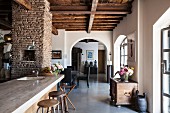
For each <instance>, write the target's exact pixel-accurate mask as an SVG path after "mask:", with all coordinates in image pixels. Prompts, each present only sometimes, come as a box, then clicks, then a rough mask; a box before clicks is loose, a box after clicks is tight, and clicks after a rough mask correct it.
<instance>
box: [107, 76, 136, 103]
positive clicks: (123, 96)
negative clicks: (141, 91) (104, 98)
mask: <svg viewBox="0 0 170 113" xmlns="http://www.w3.org/2000/svg"><path fill="white" fill-rule="evenodd" d="M137 89H138V84H137V82H135V81H129V82H121V81H120V79H113V78H110V96H111V100H114V102H115V104H116V105H130V104H132V103H133V91H135V90H137Z"/></svg>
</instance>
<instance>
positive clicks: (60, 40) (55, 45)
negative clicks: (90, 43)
mask: <svg viewBox="0 0 170 113" xmlns="http://www.w3.org/2000/svg"><path fill="white" fill-rule="evenodd" d="M58 34H59V35H53V36H52V49H53V50H62V59H60V60H54V59H52V62H53V63H55V62H58V61H60V62H61V63H62V64H63V66H64V67H67V66H68V65H71V51H72V48H73V46H74V45H75V44H76V43H77V42H79V41H80V40H83V39H94V40H97V41H99V42H101V43H103V44H104V45H105V47H106V50H107V60H108V59H109V53H110V52H111V53H112V46H111V45H112V38H113V32H112V31H92V32H91V33H87V32H85V31H65V30H58ZM111 60H112V59H111ZM105 64H106V62H105Z"/></svg>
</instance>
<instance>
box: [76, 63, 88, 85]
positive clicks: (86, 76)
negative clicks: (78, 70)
mask: <svg viewBox="0 0 170 113" xmlns="http://www.w3.org/2000/svg"><path fill="white" fill-rule="evenodd" d="M85 71H86V74H83V75H82V74H79V75H78V76H77V86H78V87H79V81H80V80H86V81H87V87H88V88H89V76H90V66H88V67H86V69H85Z"/></svg>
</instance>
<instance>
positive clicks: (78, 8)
mask: <svg viewBox="0 0 170 113" xmlns="http://www.w3.org/2000/svg"><path fill="white" fill-rule="evenodd" d="M48 1H49V2H50V11H51V12H52V14H53V19H52V23H53V25H54V27H55V28H56V29H65V30H66V31H87V32H88V33H90V32H91V31H112V30H113V29H114V28H115V27H117V25H118V24H119V23H120V21H121V20H123V17H125V16H126V15H127V14H130V13H131V8H132V2H133V0H48Z"/></svg>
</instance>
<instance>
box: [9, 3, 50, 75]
mask: <svg viewBox="0 0 170 113" xmlns="http://www.w3.org/2000/svg"><path fill="white" fill-rule="evenodd" d="M29 1H30V2H31V5H32V10H27V9H24V8H23V7H22V6H20V5H19V4H17V3H15V2H13V4H12V27H13V29H12V38H13V42H12V44H13V45H12V55H13V58H12V71H11V74H12V77H13V78H15V77H20V76H26V75H28V74H30V73H31V72H32V70H34V69H40V68H43V67H46V66H50V65H51V50H52V47H51V45H52V44H51V32H52V14H51V13H50V12H49V10H50V7H49V5H50V4H49V2H48V1H47V0H29ZM33 43H34V45H35V46H32V45H33Z"/></svg>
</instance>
